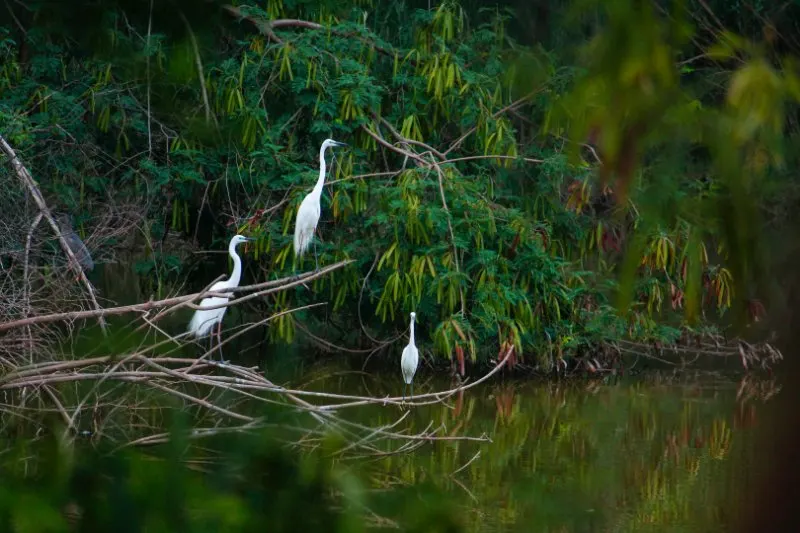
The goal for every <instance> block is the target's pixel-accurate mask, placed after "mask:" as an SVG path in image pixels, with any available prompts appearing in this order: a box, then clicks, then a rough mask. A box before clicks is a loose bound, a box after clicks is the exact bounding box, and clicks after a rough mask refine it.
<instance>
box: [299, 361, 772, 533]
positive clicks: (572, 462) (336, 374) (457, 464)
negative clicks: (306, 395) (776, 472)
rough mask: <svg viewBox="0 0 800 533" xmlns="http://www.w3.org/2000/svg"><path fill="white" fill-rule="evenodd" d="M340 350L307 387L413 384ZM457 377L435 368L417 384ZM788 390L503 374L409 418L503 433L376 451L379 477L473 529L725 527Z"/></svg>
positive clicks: (364, 411) (723, 380)
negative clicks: (362, 367)
mask: <svg viewBox="0 0 800 533" xmlns="http://www.w3.org/2000/svg"><path fill="white" fill-rule="evenodd" d="M335 361H337V357H336V356H331V355H330V354H329V355H328V356H327V358H326V360H324V361H322V362H319V363H317V364H315V365H313V366H312V367H310V368H309V367H305V368H303V369H302V374H303V375H302V377H299V376H298V377H296V378H295V379H294V380H292V381H293V382H294V388H306V389H312V390H319V391H325V392H338V393H342V394H362V395H369V396H374V397H383V396H389V395H392V396H394V395H398V394H400V392H401V387H402V385H401V381H400V378H399V370H398V371H397V376H392V375H390V372H389V371H388V370H389V369H387V368H382V369H381V370H382V371H381V372H380V373H378V372H372V371H368V372H360V371H358V370H352V365H351V366H350V367H348V366H346V365H344V364H343V363H341V362H339V363H338V364H337V363H336V362H335ZM340 361H341V360H340ZM606 381H608V380H606ZM304 384H305V385H304ZM452 386H453V384H452V383H450V382H449V381H448V380H446V379H432V378H430V372H426V371H425V369H424V368H423V369H422V370H421V372H420V374H419V382H418V384H417V389H416V390H417V393H424V392H431V391H437V390H448V389H450V388H452ZM776 387H777V386H776V384H775V383H774V382H773V381H764V380H759V379H755V378H753V377H752V376H751V377H745V378H741V377H740V378H735V377H726V376H725V375H722V374H718V373H711V372H705V373H702V374H693V375H691V376H683V377H664V376H662V375H660V374H651V375H645V376H638V377H633V378H624V379H619V380H617V381H615V382H614V381H610V382H603V381H597V380H592V381H587V380H582V379H572V380H568V381H563V382H552V381H551V382H544V381H530V380H525V381H521V380H514V379H508V378H507V377H503V376H499V377H497V378H496V379H494V378H493V379H492V380H490V381H489V382H487V383H486V384H481V385H478V386H476V387H475V388H473V389H470V390H467V391H464V392H463V393H461V394H459V395H456V396H455V397H453V398H451V399H450V400H448V401H447V402H445V403H442V404H436V405H431V406H423V407H416V408H414V409H412V410H411V413H410V422H408V424H407V425H406V426H403V427H408V429H409V432H411V433H413V432H419V431H422V430H423V429H425V428H426V427H428V426H429V424H431V423H432V424H433V426H434V427H437V426H440V425H441V426H442V427H444V428H446V429H445V430H444V431H443V434H445V435H451V436H456V435H470V436H475V437H479V436H481V435H486V436H488V437H490V438H491V441H492V442H490V443H489V442H487V443H480V442H465V441H439V442H434V443H430V444H426V445H424V446H422V447H420V448H419V449H417V450H416V451H414V452H412V453H408V454H398V455H390V456H388V457H384V458H381V459H378V460H376V459H369V461H368V462H369V464H370V467H369V468H370V471H371V479H372V480H373V483H374V485H375V488H376V489H392V488H397V487H408V486H413V485H414V484H416V483H419V482H425V481H430V482H432V483H434V484H435V485H438V486H440V487H441V488H443V489H445V490H446V491H448V492H449V493H450V494H451V495H452V496H453V497H454V498H455V499H456V500H458V501H459V504H460V506H462V507H463V515H464V517H465V518H466V520H465V521H466V523H467V524H468V525H469V530H470V531H643V530H648V529H652V530H659V531H664V530H668V531H722V530H726V526H728V525H730V524H731V523H733V522H735V521H736V518H737V517H736V515H735V512H734V511H735V508H736V506H735V502H736V501H737V500H739V498H741V497H742V496H744V495H745V494H746V491H747V484H748V475H749V474H750V473H752V470H751V469H752V468H753V467H754V466H755V465H756V464H757V458H756V454H755V443H756V441H757V437H758V427H759V425H758V421H759V413H760V411H761V410H762V409H763V401H764V399H765V398H768V397H770V396H771V395H772V394H774V393H775V392H776V390H777V389H776ZM346 414H347V417H348V419H350V420H355V421H358V422H361V423H363V424H365V425H370V426H379V425H385V424H391V423H392V422H393V421H395V420H396V419H397V418H398V417H399V416H400V414H401V412H400V410H399V409H398V408H396V407H384V406H380V405H371V406H365V407H359V408H358V409H357V410H350V411H347V413H346ZM405 422H406V421H404V423H405Z"/></svg>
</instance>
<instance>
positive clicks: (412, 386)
mask: <svg viewBox="0 0 800 533" xmlns="http://www.w3.org/2000/svg"><path fill="white" fill-rule="evenodd" d="M411 399H414V382H413V381H412V382H411Z"/></svg>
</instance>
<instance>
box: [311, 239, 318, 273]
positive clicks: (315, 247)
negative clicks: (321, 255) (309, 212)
mask: <svg viewBox="0 0 800 533" xmlns="http://www.w3.org/2000/svg"><path fill="white" fill-rule="evenodd" d="M311 238H312V239H313V240H314V264H315V265H316V269H315V271H316V270H319V259H317V239H315V238H314V236H313V235H312V236H311Z"/></svg>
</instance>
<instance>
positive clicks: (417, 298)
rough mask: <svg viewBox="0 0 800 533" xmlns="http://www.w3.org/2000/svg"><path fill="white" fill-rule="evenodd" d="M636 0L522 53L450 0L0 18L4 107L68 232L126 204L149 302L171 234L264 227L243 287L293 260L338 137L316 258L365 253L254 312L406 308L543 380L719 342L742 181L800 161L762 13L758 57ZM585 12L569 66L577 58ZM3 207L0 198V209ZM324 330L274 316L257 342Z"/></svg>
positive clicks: (440, 335) (356, 312)
mask: <svg viewBox="0 0 800 533" xmlns="http://www.w3.org/2000/svg"><path fill="white" fill-rule="evenodd" d="M636 5H637V6H638V7H635V8H634V7H631V5H628V3H627V2H621V3H620V2H617V3H601V5H598V6H592V5H587V6H584V8H583V11H579V12H577V13H578V14H577V15H576V12H573V11H571V10H570V9H568V6H566V5H561V4H559V3H558V2H556V3H552V4H551V5H549V6H547V7H545V6H542V9H546V10H547V13H548V19H547V20H549V21H551V24H555V23H556V22H558V23H559V24H562V26H559V28H560V29H559V30H558V31H555V30H550V32H549V35H548V33H547V32H544V31H541V28H539V30H540V32H539V33H540V34H541V35H543V37H542V38H541V39H540V40H539V41H538V42H530V41H531V39H530V38H529V36H526V39H525V40H524V41H525V42H520V38H519V36H520V35H523V36H525V33H524V28H520V26H521V25H523V22H520V21H519V20H517V21H514V17H513V15H512V11H509V10H508V8H506V7H502V6H499V5H498V6H493V7H485V6H471V5H469V4H468V3H466V4H463V5H462V4H458V3H456V2H453V1H446V2H441V3H437V5H436V6H435V7H434V8H431V9H427V8H422V7H417V6H414V5H413V3H405V2H378V3H374V4H373V2H369V1H353V2H289V1H281V0H269V1H268V2H267V3H266V4H265V5H260V4H259V6H255V5H247V4H241V5H237V6H233V5H227V4H226V5H222V4H217V3H215V2H205V3H203V5H202V6H201V7H197V6H193V7H191V9H190V8H189V7H188V5H184V4H182V3H180V2H179V3H175V4H165V3H154V4H153V5H152V6H150V5H149V4H148V2H138V1H130V2H117V3H103V4H102V5H97V4H94V3H84V2H78V3H76V4H74V5H73V4H70V5H69V6H67V5H65V4H63V3H61V2H47V1H40V2H32V3H30V4H28V5H27V6H26V7H25V8H22V7H17V8H15V9H12V11H11V12H12V14H13V15H14V17H13V18H12V19H10V20H7V21H6V22H4V23H3V25H2V26H0V36H1V37H0V54H2V57H3V61H2V65H3V66H2V70H1V71H0V119H2V122H3V125H4V128H3V129H4V133H5V135H6V138H7V139H8V140H9V142H10V143H11V144H12V145H13V146H15V147H16V149H17V150H18V151H19V154H20V156H21V157H22V158H23V160H24V161H26V162H27V163H28V164H29V166H30V167H31V169H32V172H33V173H34V175H35V177H36V178H37V179H38V180H39V183H40V185H41V187H42V189H43V191H44V192H45V195H46V197H47V198H48V199H49V201H50V202H51V203H52V205H53V206H57V207H61V208H62V209H64V210H67V211H70V212H72V213H74V214H75V215H76V216H77V218H78V221H79V222H80V223H81V224H82V226H81V227H82V228H84V230H87V229H92V228H94V227H95V226H93V224H95V225H97V224H99V222H98V221H97V219H98V218H99V217H98V213H100V212H102V211H103V210H104V209H106V210H107V209H112V210H113V209H117V210H119V208H120V206H127V207H130V206H134V207H135V209H136V210H137V211H138V212H139V213H140V214H141V215H142V217H143V218H142V224H143V227H142V231H141V233H142V234H143V235H144V239H139V240H138V243H139V244H138V245H137V247H135V248H134V252H135V254H136V255H138V259H137V262H136V268H137V270H138V271H139V272H140V273H143V274H147V275H150V276H152V278H151V279H152V280H153V284H154V285H153V288H154V290H156V291H158V292H159V293H163V292H165V291H167V290H169V289H171V288H172V287H174V286H175V285H176V283H179V282H181V281H182V280H183V279H184V277H185V276H186V274H187V273H189V272H191V269H192V266H193V264H195V263H196V262H197V260H196V259H193V258H192V257H191V255H190V250H191V246H189V247H187V246H186V244H187V243H195V244H196V243H200V244H201V245H203V246H205V247H217V248H222V247H223V243H224V242H225V241H226V240H227V239H228V238H229V237H230V235H231V234H232V232H233V231H234V229H235V228H238V230H239V231H241V232H244V233H246V234H248V235H250V236H254V237H257V238H258V242H257V244H256V245H255V246H254V247H252V248H251V249H249V250H248V251H247V252H246V253H247V260H246V264H247V269H248V272H247V273H246V277H247V279H251V280H260V279H265V278H275V277H281V276H284V275H286V274H289V273H291V272H292V270H293V269H294V268H296V266H295V265H293V259H294V258H293V253H292V251H291V242H290V241H291V235H292V228H293V222H294V220H293V218H294V214H295V212H296V209H297V207H298V205H299V201H300V200H301V199H302V197H303V196H304V195H305V194H306V192H307V191H308V190H309V189H310V187H311V186H312V184H313V181H314V179H315V175H316V168H317V159H316V154H317V152H318V147H319V143H320V141H321V140H322V139H323V138H325V137H329V136H330V137H333V138H335V139H340V140H344V141H347V142H348V143H349V144H350V145H351V146H352V148H351V149H349V150H345V151H341V150H340V151H337V153H336V158H335V164H334V167H333V172H332V173H331V175H330V176H329V186H328V187H327V191H328V193H326V194H325V195H324V196H323V218H322V222H321V224H320V226H321V228H320V234H321V238H322V241H323V242H322V244H321V246H320V254H321V262H322V264H328V263H332V262H334V261H336V260H340V259H344V258H351V259H354V260H355V262H354V263H353V264H352V265H350V266H349V267H347V269H345V270H344V271H342V272H339V273H336V274H335V275H333V276H331V277H328V278H325V279H322V280H320V281H318V282H317V283H315V285H314V287H313V291H311V292H309V291H305V290H298V291H297V292H296V293H294V294H287V293H282V294H281V295H280V296H277V297H275V298H274V299H272V300H271V301H269V302H265V303H263V304H262V305H263V306H264V309H265V310H268V311H270V312H274V311H280V310H284V309H288V308H290V307H293V306H296V305H298V304H303V303H308V302H311V301H320V300H322V299H324V300H326V301H328V302H329V306H328V309H327V310H326V311H324V320H325V321H326V324H327V326H326V329H325V331H324V332H323V333H321V336H322V337H325V338H328V339H329V340H332V341H335V342H341V343H344V344H346V345H348V346H353V347H356V346H360V345H363V344H364V343H367V344H368V340H367V339H368V337H367V336H366V335H371V336H375V335H378V336H380V334H381V333H383V334H384V336H385V335H386V334H387V333H390V331H388V330H387V325H393V326H395V327H398V328H400V327H403V326H404V322H405V319H406V316H407V312H408V311H410V310H412V309H415V310H416V311H417V313H418V316H419V317H420V318H419V322H420V324H421V329H423V331H425V332H427V334H428V337H429V339H430V340H429V341H427V340H426V341H423V343H424V345H427V346H428V347H429V348H432V349H433V352H434V353H435V354H437V355H438V356H441V357H446V358H452V357H454V356H455V357H458V358H463V357H464V354H467V355H468V356H471V357H472V358H473V359H475V358H486V357H491V356H492V355H493V354H496V353H497V352H498V350H499V349H500V348H501V346H502V345H503V344H504V343H513V344H515V345H516V346H517V353H518V354H520V355H521V356H523V357H524V356H530V355H533V354H536V356H537V357H538V361H535V362H537V363H539V364H541V365H543V368H545V369H546V368H551V367H552V365H553V364H554V363H555V362H557V361H558V360H559V359H562V358H567V359H568V358H571V357H573V356H575V355H587V354H589V355H597V354H598V353H603V351H604V346H605V343H608V342H613V341H616V340H618V339H621V338H627V339H629V340H633V341H646V342H653V341H657V342H659V343H667V344H668V343H672V342H677V341H678V340H679V339H681V338H684V339H685V338H686V337H685V335H684V337H682V333H683V332H694V333H702V332H703V331H708V330H707V328H708V327H709V326H712V325H713V324H714V323H715V322H716V317H719V316H720V315H722V314H724V313H725V312H726V311H727V310H728V309H729V308H730V307H731V306H732V305H735V304H736V302H737V301H738V302H739V303H740V304H742V305H741V306H740V307H741V308H742V309H744V308H745V306H747V307H746V308H747V309H748V310H749V311H750V318H751V319H753V318H759V317H760V315H761V314H763V311H764V309H763V304H762V303H761V302H760V301H759V298H763V295H762V293H763V290H759V287H758V286H757V285H756V284H755V281H754V280H755V279H756V278H757V272H756V271H755V269H756V268H757V267H758V264H757V263H751V262H749V259H748V260H746V259H745V258H750V257H756V256H755V255H754V254H753V252H754V251H757V245H758V242H757V241H758V238H757V236H756V233H755V230H756V229H757V228H758V227H759V225H758V224H757V223H756V222H755V221H756V220H757V218H756V217H757V215H758V209H759V205H758V203H756V202H753V201H752V200H753V199H754V198H755V193H756V192H758V193H759V194H761V193H762V192H771V191H770V189H768V188H766V187H762V185H761V184H762V183H763V179H764V178H766V177H773V176H774V175H775V173H776V172H779V171H780V168H786V165H787V163H790V161H787V159H786V157H791V156H790V155H787V156H785V157H783V156H780V155H778V154H781V153H783V152H778V151H775V150H777V148H779V146H778V145H779V144H780V143H782V142H785V138H784V137H783V135H782V134H783V129H784V122H783V119H782V117H783V116H784V115H783V106H784V101H785V100H786V99H787V98H788V99H795V98H796V97H797V96H798V88H797V87H798V83H797V79H796V78H795V77H794V72H793V70H792V68H793V67H792V64H791V63H788V62H787V63H782V64H779V65H778V66H777V67H776V66H775V64H774V62H773V60H776V59H780V57H782V56H781V55H780V54H782V53H783V52H784V51H785V50H783V49H784V48H785V47H787V46H791V43H790V42H787V41H786V40H785V39H783V38H780V36H781V35H782V34H781V33H779V30H778V29H777V28H775V27H774V26H768V27H772V28H773V29H774V33H773V34H771V35H772V39H773V43H774V44H773V47H772V48H769V49H762V48H759V47H757V46H756V45H751V44H748V43H747V42H746V41H744V40H743V39H742V38H739V37H736V36H734V35H733V34H732V33H723V32H721V31H717V30H715V31H714V32H712V35H711V36H709V35H707V33H708V32H705V33H704V32H695V31H694V29H693V28H692V26H691V21H692V18H691V14H692V13H694V14H695V15H696V18H695V19H694V21H695V22H698V21H699V22H701V23H705V21H706V18H704V17H705V16H707V14H704V12H703V11H702V10H701V9H700V10H698V11H697V12H692V11H691V9H689V10H681V9H680V8H679V7H676V8H675V11H674V13H675V14H673V15H670V16H667V13H668V10H669V9H672V8H668V7H667V6H664V7H663V8H662V7H660V6H659V4H658V3H655V4H653V6H655V8H653V7H651V5H650V4H649V3H643V4H642V5H639V4H636ZM726 5H727V4H726ZM523 11H525V10H524V9H523ZM592 13H595V14H596V16H594V15H592ZM737 13H738V12H734V13H732V12H731V11H730V10H729V9H727V8H726V9H724V10H723V13H721V14H720V16H729V17H736V16H738V15H737ZM766 15H768V13H767V12H765V11H764V10H763V9H762V10H761V11H758V12H756V13H755V14H751V15H747V16H746V17H745V18H746V19H747V20H748V21H749V22H748V24H750V23H755V22H754V20H755V19H757V18H760V17H763V16H766ZM270 20H273V22H272V23H269V22H268V21H270ZM601 20H604V21H607V23H608V26H607V30H606V31H605V32H603V33H600V34H598V35H597V36H595V37H594V38H593V40H591V41H589V43H588V45H587V46H586V47H585V48H584V50H583V51H582V52H581V51H580V50H578V49H576V48H575V47H574V46H572V47H567V46H566V44H565V43H567V42H573V43H574V42H576V39H586V38H589V37H591V35H592V33H593V28H594V27H595V24H600V27H604V26H603V25H604V24H606V23H605V22H600V21H601ZM298 21H299V22H298ZM591 21H595V22H591ZM720 24H721V22H720ZM742 24H743V23H742ZM715 25H716V23H715ZM537 27H538V25H537ZM759 27H760V26H759ZM700 29H702V24H701V25H700ZM741 29H743V30H747V31H748V32H750V33H754V32H755V30H754V29H753V28H750V27H748V28H741ZM515 36H516V37H515ZM706 43H712V46H710V47H709V46H706ZM560 44H564V49H563V50H562V49H561V48H555V47H556V45H560ZM621 50H624V51H625V53H622V52H620V51H621ZM576 51H577V52H580V53H579V54H576ZM694 56H698V57H694ZM728 58H736V59H737V60H738V61H739V63H734V66H733V67H732V70H727V69H726V67H725V64H724V63H723V60H725V59H728ZM580 65H587V67H588V68H584V67H582V66H580ZM780 66H782V67H784V70H780V69H779V67H780ZM792 124H793V122H791V121H790V124H789V126H790V127H792ZM732 126H736V127H732ZM569 139H571V140H569ZM584 141H586V142H589V143H591V144H585V143H584ZM788 153H789V152H788V151H787V154H788ZM716 154H719V157H717V155H716ZM600 160H602V161H603V164H602V165H600V164H599V161H600ZM781 165H784V166H783V167H781ZM745 169H746V172H747V179H742V177H743V176H744V175H745V174H744V172H745ZM775 169H778V170H777V171H776V170H775ZM3 176H4V178H3V183H4V187H5V188H9V189H12V188H13V189H14V190H16V191H20V188H19V186H18V185H17V184H16V183H15V180H16V178H15V177H14V176H13V174H11V173H10V169H9V167H8V165H6V166H5V167H4V172H3ZM598 178H599V179H598ZM759 189H761V190H759ZM773 192H779V193H780V194H781V195H783V196H784V197H785V196H786V194H785V193H786V191H784V190H781V191H775V190H774V189H773ZM20 194H21V193H19V192H18V193H17V194H11V195H8V196H6V197H5V198H4V199H3V202H4V205H3V209H4V213H6V214H7V216H8V218H9V219H13V218H14V217H23V215H24V212H23V211H22V206H24V205H25V204H24V202H21V201H20V198H21V196H20ZM784 205H785V204H784ZM775 211H776V210H773V211H772V213H775ZM778 215H780V213H779V214H778ZM9 226H10V227H13V224H9ZM21 234H22V235H24V232H22V233H21ZM4 239H6V243H5V246H4V249H5V250H6V252H13V251H14V250H20V249H22V248H23V247H24V242H23V241H24V238H23V237H22V236H12V235H4ZM97 244H98V245H99V246H103V247H111V248H113V240H106V242H102V243H97ZM11 255H13V254H11ZM19 263H20V261H18V262H17V265H19ZM301 266H302V265H301ZM306 266H308V263H306ZM205 283H206V280H205V279H195V280H193V281H192V285H193V286H195V287H197V288H200V287H202V286H203V285H204V284H205ZM735 288H736V289H738V290H735ZM147 293H148V294H149V293H151V291H149V290H148V291H147ZM620 303H621V304H623V305H622V306H621V309H622V312H621V313H618V312H617V310H616V305H617V304H620ZM628 303H630V304H631V305H629V306H628V305H627V304H628ZM684 310H685V312H683V311H684ZM709 312H710V313H711V314H708V313H709ZM320 313H322V312H320ZM321 318H323V315H322V314H320V315H319V316H318V317H315V316H308V315H285V316H283V317H281V318H280V319H277V320H275V321H274V322H273V324H272V326H271V328H272V330H271V332H270V333H271V338H272V339H273V340H280V341H285V342H291V341H293V339H294V338H295V336H296V330H295V324H296V321H297V320H300V321H301V322H303V323H305V325H306V327H309V326H312V328H313V326H314V324H315V323H316V320H318V319H321ZM359 322H360V323H361V324H362V328H363V331H361V329H360V328H359V329H357V328H353V327H351V326H352V325H353V324H357V323H359ZM331 324H335V325H338V326H340V327H337V328H331V327H330V325H331ZM335 330H340V331H342V333H341V334H339V336H340V337H341V338H340V339H336V338H331V337H334V336H335V335H334V334H333V333H332V331H335Z"/></svg>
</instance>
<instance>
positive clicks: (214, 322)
mask: <svg viewBox="0 0 800 533" xmlns="http://www.w3.org/2000/svg"><path fill="white" fill-rule="evenodd" d="M251 240H253V239H248V238H247V237H243V236H242V235H236V236H234V237H233V238H232V239H231V242H230V244H229V245H228V254H229V255H230V256H231V259H233V271H232V272H231V275H230V277H229V278H228V279H224V280H222V281H218V282H216V283H215V284H213V285H212V286H211V288H210V289H209V291H212V292H215V291H221V290H223V289H231V288H233V287H238V286H239V282H240V281H241V279H242V259H241V258H240V257H239V254H237V253H236V246H237V245H239V243H243V242H247V241H251ZM229 300H230V297H222V296H209V297H208V298H203V300H202V301H201V302H200V307H201V308H202V307H210V306H214V305H220V304H224V303H228V301H229ZM227 310H228V307H227V306H226V307H218V308H216V309H198V310H197V311H195V313H194V316H193V317H192V321H191V322H189V336H190V337H191V336H194V337H197V338H202V337H205V336H206V335H208V333H209V332H210V331H211V330H212V328H214V327H215V326H216V329H217V341H218V345H219V357H220V360H222V317H223V316H225V311H227ZM213 340H214V334H213V333H212V334H211V342H212V344H213Z"/></svg>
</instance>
